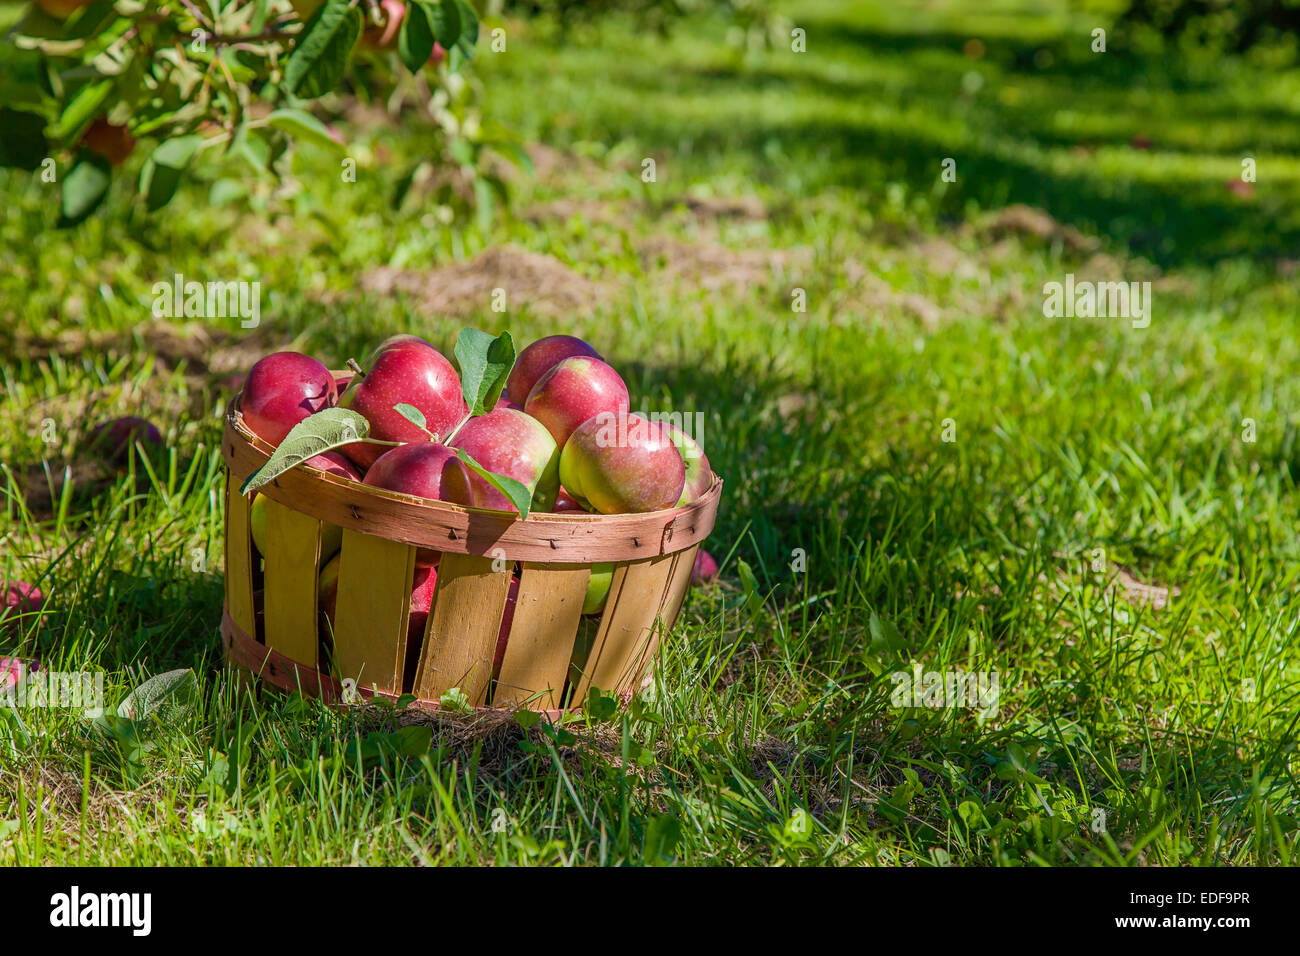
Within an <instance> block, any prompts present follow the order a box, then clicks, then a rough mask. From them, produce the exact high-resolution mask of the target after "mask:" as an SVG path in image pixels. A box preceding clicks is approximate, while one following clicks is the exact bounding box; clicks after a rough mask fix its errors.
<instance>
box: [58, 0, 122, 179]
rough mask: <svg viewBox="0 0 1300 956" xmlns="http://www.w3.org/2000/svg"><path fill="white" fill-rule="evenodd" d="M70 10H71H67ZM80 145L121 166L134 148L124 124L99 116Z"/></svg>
mask: <svg viewBox="0 0 1300 956" xmlns="http://www.w3.org/2000/svg"><path fill="white" fill-rule="evenodd" d="M78 5H80V4H78ZM72 9H76V8H75V7H73V8H72ZM71 12H72V10H69V11H68V13H71ZM65 15H66V14H65ZM81 145H82V146H84V147H86V149H88V150H90V151H91V152H92V153H94V154H95V155H96V156H101V157H103V158H104V159H106V160H108V161H109V163H110V164H111V165H113V166H121V165H122V164H123V163H124V162H126V158H127V157H128V156H130V155H131V153H132V152H133V151H134V150H135V137H134V136H132V135H131V131H130V130H128V129H127V128H126V127H125V126H117V125H115V124H113V123H110V122H109V121H108V120H106V119H104V118H103V117H102V116H101V117H100V118H99V119H97V120H95V121H94V122H93V123H91V124H90V125H89V126H88V127H86V131H85V132H84V133H82V134H81Z"/></svg>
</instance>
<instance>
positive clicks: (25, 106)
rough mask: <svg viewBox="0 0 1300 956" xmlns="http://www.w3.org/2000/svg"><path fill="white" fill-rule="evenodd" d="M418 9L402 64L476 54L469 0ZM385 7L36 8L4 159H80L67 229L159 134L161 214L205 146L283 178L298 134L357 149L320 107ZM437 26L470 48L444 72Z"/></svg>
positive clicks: (383, 79) (15, 38)
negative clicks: (306, 11)
mask: <svg viewBox="0 0 1300 956" xmlns="http://www.w3.org/2000/svg"><path fill="white" fill-rule="evenodd" d="M305 6H309V4H305ZM413 9H414V11H416V12H415V13H414V14H413V15H412V16H409V17H407V18H406V23H405V25H404V28H403V30H402V33H401V36H402V43H401V49H400V53H401V60H402V62H404V63H405V65H406V69H407V71H409V72H410V73H412V74H421V75H423V74H424V73H426V72H427V73H428V74H430V76H432V77H433V78H434V79H435V82H436V83H438V84H441V83H443V82H444V81H445V80H446V78H447V77H449V76H451V75H453V73H454V71H456V70H459V69H460V68H461V67H462V66H463V65H464V63H465V62H467V60H468V59H469V57H470V55H471V54H472V52H473V48H474V44H475V42H476V40H477V35H478V22H477V17H476V16H475V14H474V12H473V10H472V8H471V7H470V6H469V5H468V4H467V3H466V0H441V2H437V3H435V2H432V0H420V2H418V3H416V4H414V5H413ZM383 16H386V14H382V13H381V12H380V7H379V6H378V4H377V2H375V0H364V2H362V3H354V2H352V0H328V2H326V3H324V4H321V5H319V6H318V7H316V9H315V10H314V12H311V14H310V16H309V17H308V18H307V20H306V22H302V21H301V20H299V18H298V15H297V13H296V12H295V9H294V8H293V7H291V6H290V4H289V3H288V2H287V0H224V2H221V3H217V4H213V5H209V6H207V7H203V6H199V5H194V4H188V3H187V4H180V5H171V6H163V7H158V6H157V5H156V4H151V3H122V4H114V3H113V2H111V0H95V2H93V3H91V4H89V5H88V6H84V7H81V8H79V9H77V10H75V11H73V12H72V13H71V14H70V15H69V16H68V17H67V19H66V20H60V19H56V18H54V17H51V16H50V15H48V14H46V13H44V12H43V11H42V10H41V9H40V8H39V7H36V6H32V7H30V8H28V10H27V11H26V13H25V15H24V16H23V17H22V19H21V20H20V21H19V22H18V23H17V24H16V25H15V27H14V28H13V30H11V31H10V32H9V34H8V35H7V36H6V38H5V43H6V44H10V45H11V46H10V47H9V48H8V49H6V50H5V51H4V52H5V53H6V55H12V56H13V59H14V61H15V63H16V64H17V66H18V67H19V68H18V69H16V70H15V71H14V72H13V74H12V75H11V76H10V77H9V78H8V79H7V81H6V83H5V85H4V87H3V88H2V89H0V93H3V97H2V98H0V103H3V112H0V127H2V128H3V129H5V131H6V135H5V137H4V139H5V144H4V145H3V146H0V166H8V167H12V168H17V169H26V170H36V169H37V168H39V167H42V165H43V163H44V162H45V160H46V159H53V160H54V161H55V168H56V169H60V170H62V169H66V172H64V173H63V174H62V175H61V176H59V177H58V181H60V182H61V183H62V194H63V196H62V216H61V218H60V220H59V221H60V224H61V225H65V226H70V225H75V224H77V223H79V222H82V221H83V220H84V219H85V218H86V217H87V216H89V215H91V214H92V213H93V212H94V211H95V210H96V209H97V208H98V207H99V205H100V204H101V203H102V202H103V201H104V199H105V197H106V196H107V195H108V192H109V188H110V186H111V183H112V179H113V167H115V166H118V165H121V163H122V162H124V161H125V159H126V157H127V156H128V155H129V154H130V153H131V152H132V150H133V149H134V147H135V145H136V141H137V140H151V141H153V142H154V143H155V144H156V148H154V149H153V151H152V153H151V155H150V156H149V157H148V159H146V160H145V163H144V166H143V168H142V170H141V175H140V184H139V191H140V195H141V197H142V201H143V204H144V207H145V209H146V211H148V212H156V211H158V210H159V209H161V208H163V207H164V206H166V205H167V204H168V203H169V202H170V201H171V200H172V198H173V197H174V196H175V195H176V192H177V190H178V188H179V187H180V186H181V184H182V182H183V181H184V180H185V179H186V176H187V171H188V170H189V168H190V166H191V164H192V163H193V162H195V161H196V160H197V159H199V158H200V157H201V156H203V158H206V159H210V160H211V161H213V162H218V163H220V162H222V161H223V160H229V159H238V160H240V161H241V162H242V163H245V164H247V165H251V167H252V172H253V173H254V174H256V175H260V176H263V177H267V178H270V179H276V180H278V179H281V178H283V177H284V175H285V174H286V168H287V166H286V164H287V156H288V151H289V147H290V145H291V143H293V142H294V141H307V142H311V143H314V144H316V145H319V146H323V147H325V148H328V149H332V150H336V151H341V150H342V149H343V146H342V143H341V141H339V140H338V139H337V136H336V134H333V133H332V132H331V130H330V129H329V127H327V126H326V124H325V123H324V122H322V121H321V120H320V119H319V118H317V117H316V116H314V115H313V114H312V113H311V112H308V108H309V107H311V106H312V101H317V100H319V99H320V98H321V97H324V96H326V95H327V94H329V93H331V92H332V91H335V90H338V89H340V88H341V86H342V85H343V84H344V83H345V82H346V80H347V77H348V76H349V73H350V71H352V67H353V61H354V59H356V58H357V57H358V55H359V54H358V51H359V50H360V47H359V46H358V40H359V39H360V37H361V36H362V33H363V31H364V29H365V28H366V25H367V18H371V21H372V25H374V24H375V23H379V22H382V17H383ZM434 36H436V37H437V38H438V39H439V40H441V41H443V42H444V45H445V46H446V47H447V48H448V49H454V50H456V51H457V56H456V57H454V58H453V59H452V60H451V61H450V62H449V63H448V64H447V65H445V66H443V67H438V68H436V69H435V68H434V67H432V66H429V65H428V63H427V61H428V60H429V54H430V52H431V51H432V48H433V47H432V44H433V37H434ZM11 50H12V51H14V53H12V54H11V53H10V51H11ZM17 51H21V52H20V53H19V52H17ZM416 53H421V54H422V55H420V56H416V55H415V54H416ZM370 56H371V55H370V54H365V57H370ZM372 81H373V82H376V83H380V84H382V85H383V86H384V87H387V88H389V89H391V88H393V87H394V86H400V83H401V78H400V77H398V76H396V75H393V74H392V73H390V72H384V71H379V72H375V71H370V72H369V73H367V75H366V77H365V80H364V81H362V80H360V79H358V82H372ZM462 85H463V84H462ZM450 148H451V142H450V141H449V142H448V143H447V144H446V147H445V153H444V159H445V158H446V152H449V151H450ZM204 154H206V155H204ZM69 157H73V159H72V162H71V165H70V166H68V165H67V160H68V158H69ZM456 161H457V162H460V161H461V160H459V159H457V160H456Z"/></svg>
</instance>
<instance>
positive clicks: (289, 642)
mask: <svg viewBox="0 0 1300 956" xmlns="http://www.w3.org/2000/svg"><path fill="white" fill-rule="evenodd" d="M320 533H321V527H320V522H319V521H317V520H316V519H315V518H313V517H312V516H311V515H305V514H303V513H302V512H300V511H295V510H293V509H292V508H286V507H285V506H284V505H282V504H280V503H279V502H278V501H271V500H269V499H268V500H267V502H266V542H267V545H266V547H267V551H268V552H269V553H268V554H267V555H266V556H265V559H264V560H265V562H266V572H265V573H266V597H265V602H266V609H265V612H264V615H263V619H262V625H263V629H264V630H263V633H264V634H265V638H266V646H267V647H270V648H274V649H275V650H277V651H279V652H280V653H281V654H283V655H284V656H285V657H288V658H290V659H292V660H295V661H298V662H299V663H300V664H307V665H310V666H312V667H315V666H316V664H317V660H316V659H317V656H318V655H317V652H318V650H319V648H320V642H319V641H318V640H317V621H318V616H317V611H316V586H317V580H318V578H319V576H320V574H319V570H318V568H319V565H320Z"/></svg>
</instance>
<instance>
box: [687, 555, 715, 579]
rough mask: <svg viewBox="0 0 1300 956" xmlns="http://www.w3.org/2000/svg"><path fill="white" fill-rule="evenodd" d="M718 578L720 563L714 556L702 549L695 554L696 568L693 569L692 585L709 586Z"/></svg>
mask: <svg viewBox="0 0 1300 956" xmlns="http://www.w3.org/2000/svg"><path fill="white" fill-rule="evenodd" d="M717 576H718V562H717V561H715V560H713V555H711V554H709V552H707V551H705V550H704V549H703V548H700V550H699V551H697V552H695V566H694V567H692V568H691V583H692V584H697V585H698V584H708V583H709V582H710V581H712V580H714V579H715V578H716V577H717Z"/></svg>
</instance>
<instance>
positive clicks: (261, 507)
mask: <svg viewBox="0 0 1300 956" xmlns="http://www.w3.org/2000/svg"><path fill="white" fill-rule="evenodd" d="M303 464H304V465H305V466H307V467H308V468H316V469H319V470H320V471H323V472H325V473H326V474H329V475H338V476H339V477H340V478H350V479H351V480H352V481H360V480H361V472H360V470H358V468H357V466H356V465H354V464H352V462H350V461H348V460H347V459H346V458H344V457H343V456H342V455H340V454H339V453H338V452H336V451H325V452H321V453H320V454H319V455H314V456H312V457H311V458H308V459H307V460H306V461H304V462H303ZM268 501H270V499H269V498H267V497H266V496H265V495H259V494H256V493H254V498H253V506H252V508H250V509H249V514H248V526H249V531H250V533H251V534H252V536H253V544H254V545H255V546H256V547H257V553H258V554H260V555H261V556H262V557H266V555H267V550H266V549H267V545H268V544H269V541H268V540H267V531H266V513H267V510H268V509H267V505H266V503H267V502H268ZM342 544H343V529H342V528H340V527H339V526H338V525H334V524H322V525H321V529H320V559H321V561H325V560H327V559H328V558H329V557H330V556H331V555H333V554H334V553H335V552H337V551H338V549H339V547H340V546H341V545H342Z"/></svg>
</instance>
